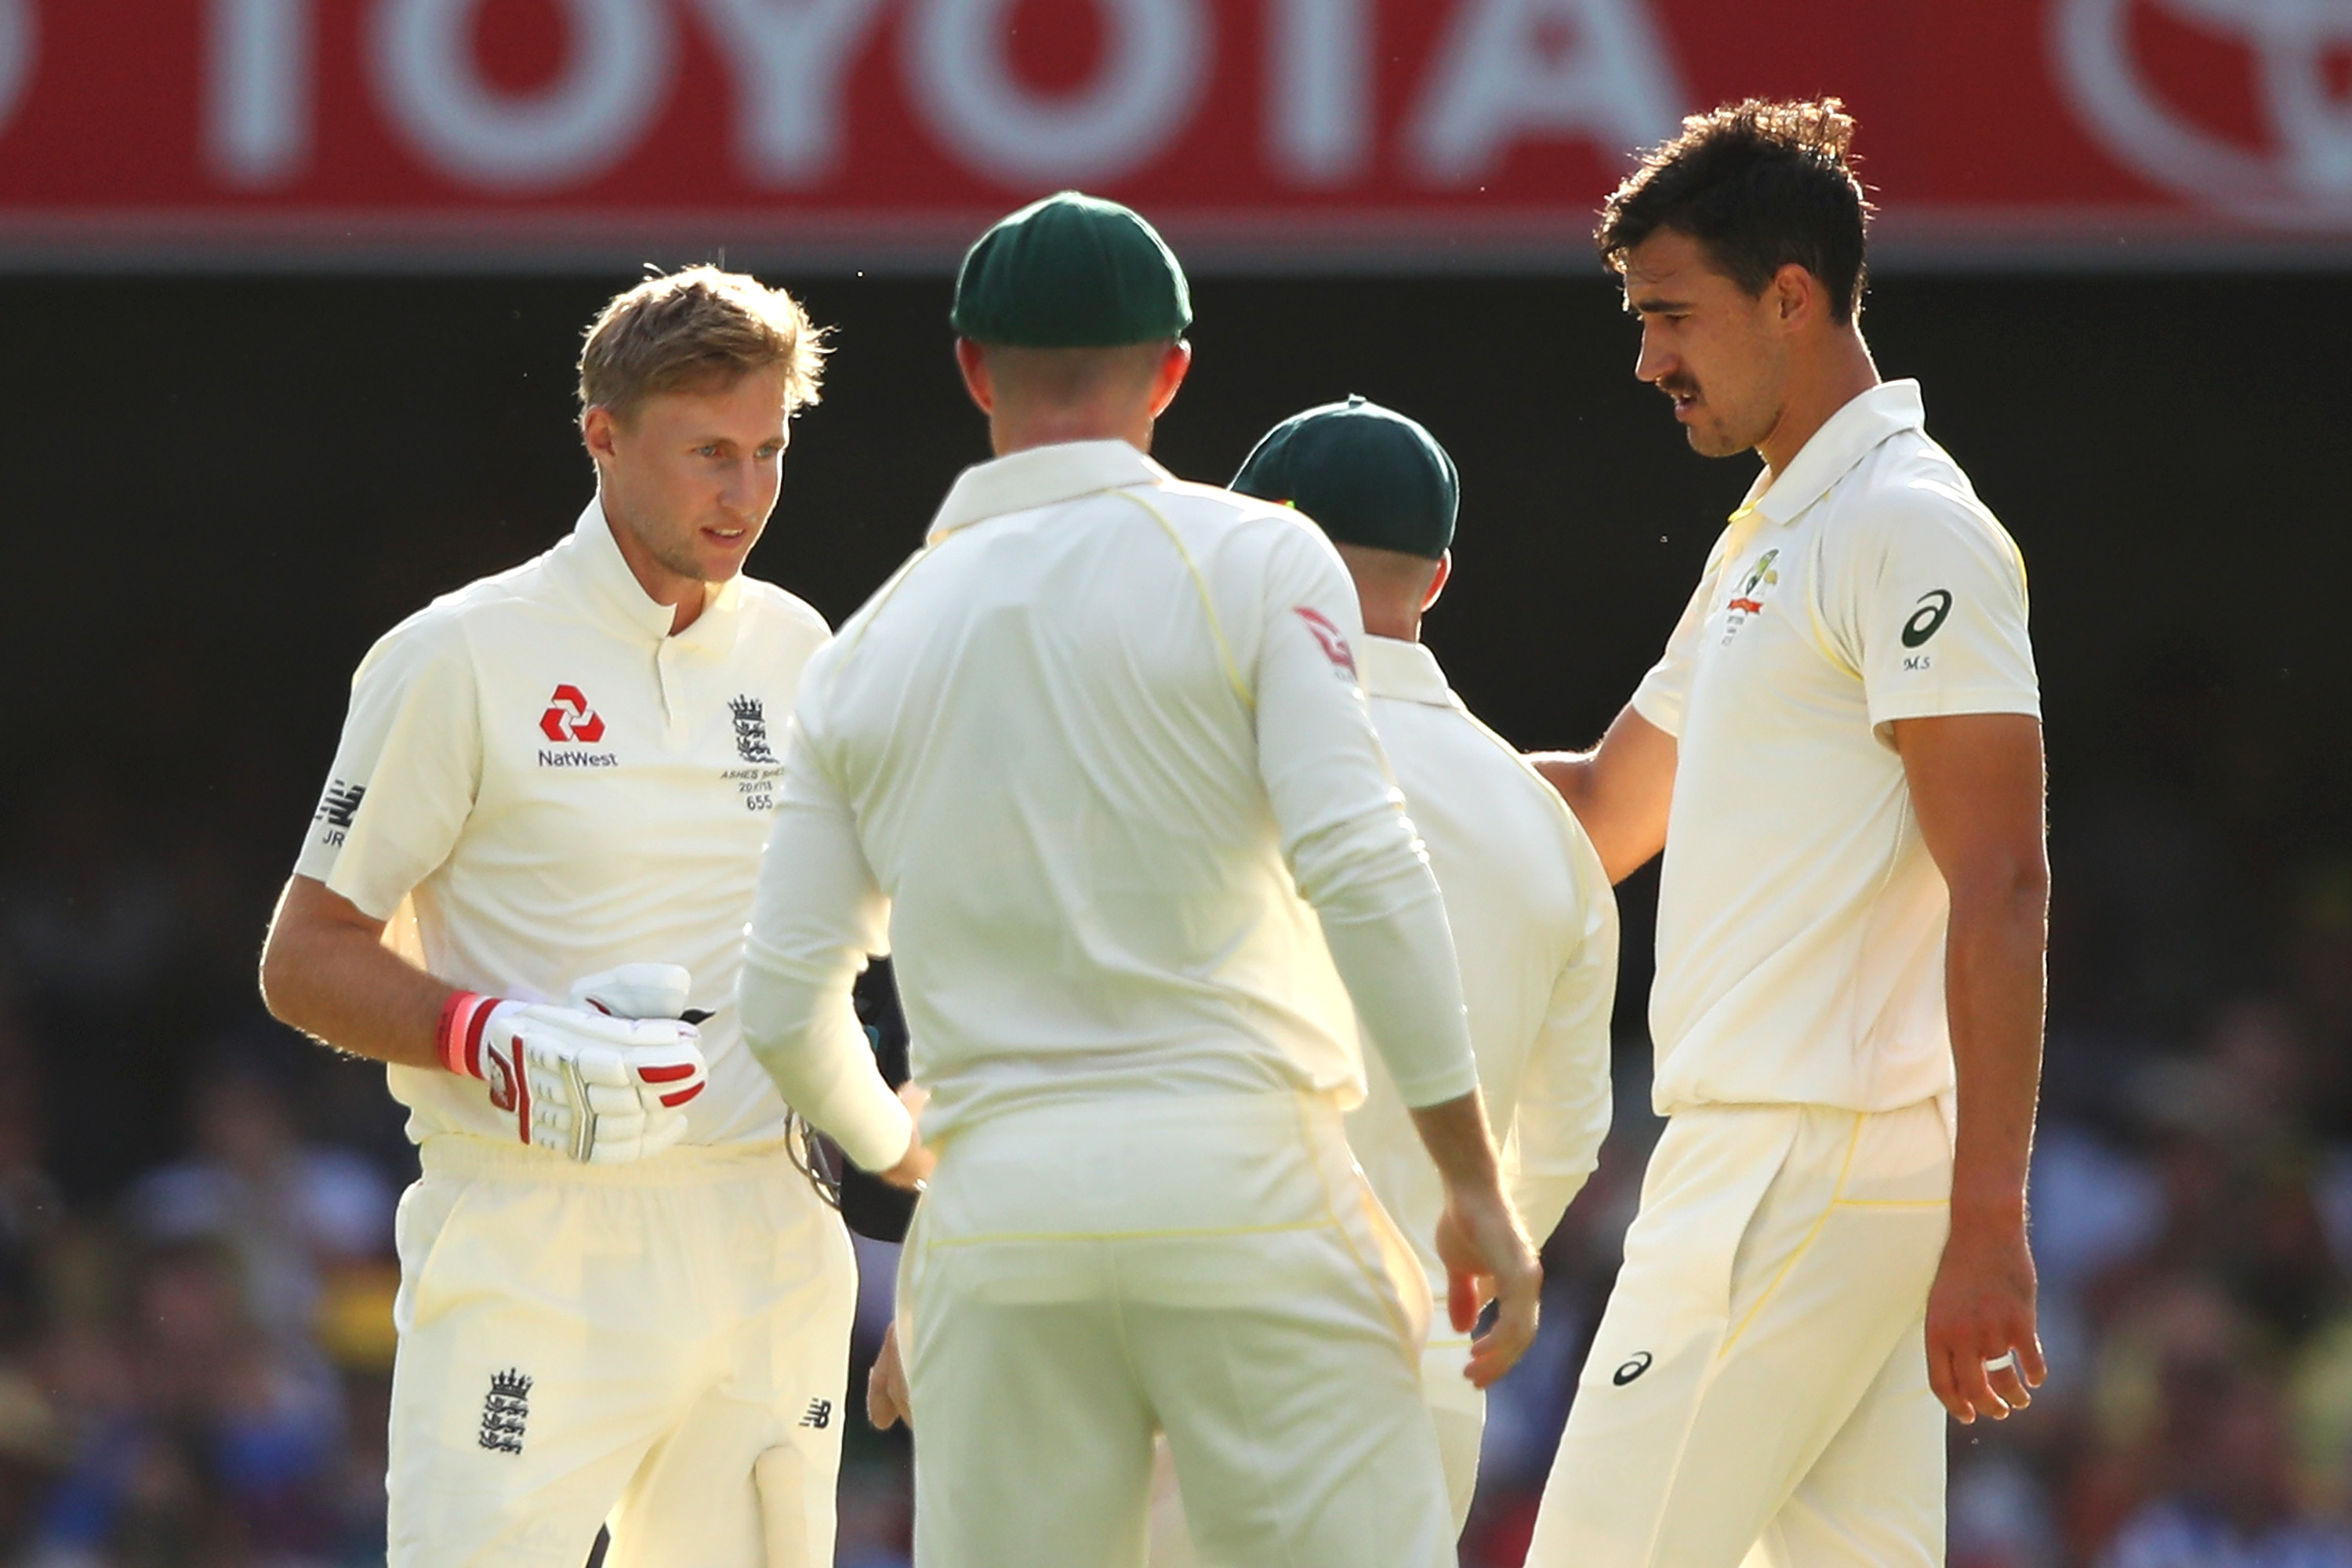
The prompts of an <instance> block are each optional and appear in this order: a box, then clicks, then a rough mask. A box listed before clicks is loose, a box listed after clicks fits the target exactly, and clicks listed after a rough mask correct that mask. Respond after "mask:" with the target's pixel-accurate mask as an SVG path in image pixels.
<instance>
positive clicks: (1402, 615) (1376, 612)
mask: <svg viewBox="0 0 2352 1568" xmlns="http://www.w3.org/2000/svg"><path fill="white" fill-rule="evenodd" d="M1361 602H1362V604H1363V607H1364V635H1365V636H1366V637H1387V638H1388V639H1389V640H1390V641H1391V642H1419V641H1420V640H1421V611H1420V610H1419V609H1418V608H1414V609H1410V610H1408V609H1406V608H1404V607H1403V605H1401V604H1382V603H1381V602H1380V601H1379V600H1378V599H1377V598H1371V597H1364V598H1362V600H1361Z"/></svg>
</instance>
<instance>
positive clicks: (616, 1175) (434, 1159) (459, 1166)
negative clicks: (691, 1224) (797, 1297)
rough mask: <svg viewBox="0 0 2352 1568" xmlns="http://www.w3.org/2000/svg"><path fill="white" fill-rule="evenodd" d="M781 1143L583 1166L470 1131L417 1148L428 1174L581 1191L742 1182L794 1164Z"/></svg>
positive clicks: (443, 1135)
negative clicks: (569, 1186) (562, 1185)
mask: <svg viewBox="0 0 2352 1568" xmlns="http://www.w3.org/2000/svg"><path fill="white" fill-rule="evenodd" d="M786 1149H787V1144H786V1142H785V1141H784V1140H783V1139H782V1138H770V1139H764V1140H762V1141H761V1142H752V1143H681V1144H679V1145H677V1147H676V1148H673V1149H668V1150H666V1151H664V1152H661V1153H659V1154H656V1155H655V1156H654V1157H653V1158H652V1159H650V1160H635V1161H631V1162H629V1163H626V1164H619V1165H583V1164H581V1163H578V1162H576V1161H573V1160H569V1159H566V1158H565V1157H564V1156H562V1155H561V1154H558V1153H556V1152H553V1151H552V1150H548V1149H535V1148H533V1147H531V1146H530V1144H528V1143H524V1142H512V1143H503V1142H493V1141H492V1140H490V1139H488V1138H477V1137H475V1136H474V1135H473V1134H471V1133H469V1132H439V1133H436V1134H434V1135H433V1136H432V1137H430V1138H427V1139H426V1140H425V1142H423V1143H421V1144H419V1145H418V1146H417V1151H416V1152H417V1157H418V1159H419V1160H420V1161H421V1162H422V1163H423V1164H424V1166H425V1173H427V1174H428V1175H445V1176H464V1177H469V1178H471V1177H487V1178H489V1179H491V1180H494V1181H530V1182H563V1183H569V1184H574V1185H579V1186H606V1187H691V1186H702V1185H706V1184H710V1183H716V1182H734V1181H741V1180H743V1179H744V1178H745V1177H747V1176H756V1175H759V1174H761V1173H762V1172H763V1170H764V1168H765V1167H767V1166H769V1165H772V1164H779V1163H780V1164H782V1165H783V1166H784V1167H785V1168H786V1169H787V1170H789V1169H791V1168H792V1162H791V1159H790V1157H789V1155H788V1154H787V1152H786Z"/></svg>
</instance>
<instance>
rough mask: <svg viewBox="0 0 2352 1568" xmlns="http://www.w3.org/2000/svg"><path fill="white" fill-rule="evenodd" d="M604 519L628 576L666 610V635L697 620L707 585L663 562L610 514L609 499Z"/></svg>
mask: <svg viewBox="0 0 2352 1568" xmlns="http://www.w3.org/2000/svg"><path fill="white" fill-rule="evenodd" d="M604 521H605V524H606V526H607V529H608V530H609V531H610V532H611V533H612V535H613V543H614V545H615V546H616V547H618V548H619V550H620V552H621V559H622V560H623V561H625V562H626V563H628V566H629V575H630V576H632V577H635V579H636V580H637V586H638V587H640V588H642V589H644V590H645V595H646V598H648V599H651V600H652V601H653V602H654V603H655V604H656V605H661V606H662V607H663V608H664V609H666V610H667V611H669V613H670V616H669V635H670V636H672V637H676V636H677V634H678V633H680V632H682V631H684V630H686V628H687V627H688V626H692V625H694V623H695V622H697V621H698V620H700V619H701V618H702V611H703V607H704V606H705V605H708V604H709V602H710V584H708V583H705V582H703V581H702V580H701V579H700V578H698V577H688V576H684V575H681V574H678V573H676V572H673V571H671V570H670V569H669V568H668V567H667V566H665V565H663V564H662V563H660V562H659V561H658V560H656V558H655V556H654V552H652V551H650V550H648V549H646V545H645V542H644V541H642V540H640V539H639V538H638V537H637V536H636V533H635V531H634V530H633V529H631V528H629V527H628V526H627V525H626V524H625V523H624V522H622V521H620V520H619V519H617V518H615V517H614V516H613V514H612V507H611V503H610V502H609V501H607V502H606V503H605V512H604Z"/></svg>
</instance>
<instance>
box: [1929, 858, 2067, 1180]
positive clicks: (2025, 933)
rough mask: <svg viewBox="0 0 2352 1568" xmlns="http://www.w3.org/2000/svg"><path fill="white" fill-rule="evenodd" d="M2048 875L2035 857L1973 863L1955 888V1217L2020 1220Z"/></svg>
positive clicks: (2029, 1146)
mask: <svg viewBox="0 0 2352 1568" xmlns="http://www.w3.org/2000/svg"><path fill="white" fill-rule="evenodd" d="M2048 906H2049V877H2048V873H2047V871H2046V869H2045V868H2043V866H2042V863H2041V862H2040V861H2039V859H2035V860H2032V861H2020V862H2015V863H2009V864H2001V865H1997V866H1992V867H1987V868H1979V870H1978V871H1977V872H1976V873H1975V874H1974V875H1972V876H1971V877H1969V879H1965V880H1963V881H1960V882H1958V883H1956V884H1955V885H1954V886H1953V888H1952V913H1951V927H1950V932H1949V935H1948V938H1947V943H1946V949H1945V994H1946V1005H1947V1006H1948V1010H1949V1013H1950V1017H1951V1031H1952V1057H1953V1063H1954V1067H1955V1068H1956V1070H1957V1072H1958V1106H1959V1112H1958V1132H1957V1134H1956V1137H1955V1142H1954V1147H1953V1155H1952V1218H1953V1223H1954V1225H1955V1226H1963V1225H1971V1224H1985V1225H1998V1226H2011V1225H2021V1224H2022V1223H2023V1222H2024V1217H2025V1188H2026V1174H2027V1166H2028V1164H2029V1163H2030V1162H2031V1160H2032V1152H2033V1119H2034V1108H2035V1103H2036V1101H2037V1100H2038V1099H2039V1097H2040V1092H2041V1081H2042V999H2043V952H2044V948H2045V945H2046V942H2047V936H2048V931H2049V916H2048Z"/></svg>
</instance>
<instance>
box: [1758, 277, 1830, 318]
mask: <svg viewBox="0 0 2352 1568" xmlns="http://www.w3.org/2000/svg"><path fill="white" fill-rule="evenodd" d="M1768 287H1769V289H1770V290H1771V293H1772V306H1773V314H1775V315H1776V316H1778V317H1780V321H1782V322H1783V323H1784V324H1785V325H1788V326H1791V327H1793V326H1797V325H1800V324H1801V323H1802V322H1803V321H1805V320H1806V319H1807V318H1808V317H1809V316H1811V314H1812V313H1813V312H1814V310H1815V308H1816V307H1817V306H1818V304H1819V302H1820V298H1821V284H1820V282H1819V281H1818V280H1817V279H1815V278H1814V277H1813V275H1812V274H1811V272H1808V271H1806V270H1805V269H1804V268H1802V267H1800V266H1799V265H1797V263H1795V262H1793V261H1789V262H1783V263H1782V264H1781V267H1780V270H1779V271H1778V272H1775V273H1773V274H1772V281H1771V283H1770V284H1769V285H1768Z"/></svg>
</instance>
